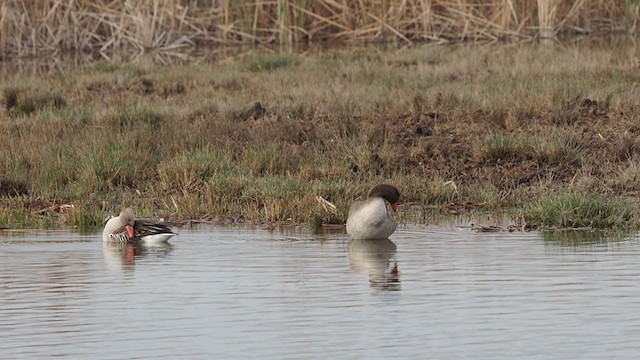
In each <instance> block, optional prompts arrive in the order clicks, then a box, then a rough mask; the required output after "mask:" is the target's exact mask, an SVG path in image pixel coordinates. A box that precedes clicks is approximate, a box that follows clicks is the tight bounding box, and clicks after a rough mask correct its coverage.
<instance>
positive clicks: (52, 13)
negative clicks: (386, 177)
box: [0, 0, 639, 55]
mask: <svg viewBox="0 0 640 360" xmlns="http://www.w3.org/2000/svg"><path fill="white" fill-rule="evenodd" d="M638 7H639V6H638V1H636V0H627V1H626V3H625V2H611V1H605V0H594V1H585V0H577V1H571V0H522V1H513V0H493V1H488V2H479V1H475V0H383V1H365V0H357V1H349V0H234V1H232V0H223V1H217V2H206V3H204V2H202V1H195V0H139V1H124V2H121V1H111V0H83V1H80V0H75V1H69V0H5V1H2V2H1V3H0V52H1V53H4V54H7V55H25V54H33V55H36V54H38V53H46V52H55V51H60V50H65V49H71V50H82V51H94V50H102V51H119V50H125V49H137V50H138V51H148V50H149V49H154V50H163V49H164V50H166V49H170V50H172V51H173V50H176V49H182V48H185V47H189V48H190V47H193V46H195V44H197V43H219V42H221V43H231V44H240V43H280V44H283V45H291V44H293V43H295V42H300V41H309V40H311V41H340V42H355V41H358V42H362V41H370V42H373V41H389V40H400V41H402V42H405V43H410V42H413V41H417V40H424V39H428V40H433V41H449V40H454V41H455V40H461V39H473V40H496V39H501V38H513V37H516V38H522V37H527V38H529V37H531V36H533V35H535V34H539V35H540V36H541V37H549V36H555V34H557V33H561V32H578V33H581V32H602V31H619V30H624V29H627V30H633V29H635V27H636V25H635V24H636V23H637V19H638Z"/></svg>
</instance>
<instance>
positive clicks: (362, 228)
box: [347, 184, 400, 240]
mask: <svg viewBox="0 0 640 360" xmlns="http://www.w3.org/2000/svg"><path fill="white" fill-rule="evenodd" d="M368 196H369V197H368V198H367V200H364V201H356V202H355V203H353V204H352V205H351V207H350V208H349V215H348V216H347V234H349V236H350V237H351V238H352V239H358V240H361V239H387V238H388V237H389V236H390V235H391V234H393V232H394V231H395V230H396V220H395V219H394V218H393V216H391V214H390V213H389V209H388V207H387V203H388V204H389V206H390V207H391V209H393V211H397V206H398V199H400V191H398V189H396V188H395V187H394V186H391V185H387V184H379V185H376V186H374V187H373V188H371V190H370V191H369V195H368Z"/></svg>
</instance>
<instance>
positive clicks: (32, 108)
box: [2, 87, 67, 115]
mask: <svg viewBox="0 0 640 360" xmlns="http://www.w3.org/2000/svg"><path fill="white" fill-rule="evenodd" d="M2 97H3V102H4V106H5V108H6V109H7V110H12V109H15V111H16V113H17V114H22V115H29V114H32V113H34V112H36V111H40V110H43V109H47V108H54V109H60V108H63V107H65V106H66V105H67V103H66V101H65V100H64V98H63V97H62V95H60V94H59V93H58V92H57V91H54V90H50V89H44V88H29V87H27V88H17V87H6V88H4V89H3V91H2Z"/></svg>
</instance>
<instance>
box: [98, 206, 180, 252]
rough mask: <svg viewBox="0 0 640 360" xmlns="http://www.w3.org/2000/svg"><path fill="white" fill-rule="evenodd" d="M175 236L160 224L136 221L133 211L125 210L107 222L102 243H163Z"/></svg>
mask: <svg viewBox="0 0 640 360" xmlns="http://www.w3.org/2000/svg"><path fill="white" fill-rule="evenodd" d="M174 235H177V234H176V233H174V232H173V231H171V229H170V228H169V227H168V226H167V225H165V224H162V223H158V222H154V221H151V220H140V219H138V220H136V217H135V215H134V213H133V209H131V208H126V209H124V210H122V211H121V212H120V215H118V216H116V217H112V218H111V219H109V221H107V223H106V224H105V226H104V230H103V231H102V241H106V242H119V243H126V242H137V241H141V242H143V243H145V244H158V243H165V242H167V241H169V239H170V238H171V237H172V236H174Z"/></svg>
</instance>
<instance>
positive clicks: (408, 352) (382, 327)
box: [0, 226, 640, 359]
mask: <svg viewBox="0 0 640 360" xmlns="http://www.w3.org/2000/svg"><path fill="white" fill-rule="evenodd" d="M555 236H556V235H551V236H549V235H546V236H543V234H542V233H539V232H531V233H508V232H500V233H478V232H474V231H473V230H471V229H469V228H457V227H450V226H446V227H439V226H429V227H424V228H407V229H399V230H398V231H397V232H396V233H395V234H394V235H393V236H392V240H393V242H390V241H388V242H378V243H375V244H372V243H368V242H367V243H362V242H360V243H354V242H351V243H349V242H348V238H347V237H346V235H344V234H343V233H335V234H326V235H312V234H309V233H307V232H304V231H291V232H284V233H283V232H269V231H266V230H251V229H231V228H226V229H225V228H216V229H200V230H192V231H190V230H186V229H181V231H180V236H178V237H176V238H173V239H172V245H171V246H168V247H158V248H150V249H137V250H136V249H133V248H117V247H103V244H102V242H101V238H100V235H99V234H95V235H78V234H70V233H61V232H30V233H6V232H5V233H0V294H1V295H0V339H2V341H0V358H2V359H44V358H46V359H50V358H59V359H142V358H144V359H149V358H158V359H160V358H164V359H180V358H184V359H214V358H225V359H247V358H260V359H327V358H328V359H332V358H336V359H362V358H367V359H388V358H400V359H418V358H420V359H423V358H431V359H466V358H473V359H495V358H509V359H511V358H519V359H521V358H535V359H547V358H548V359H551V358H554V359H557V358H574V359H578V358H579V359H604V358H607V359H609V358H616V359H624V358H636V357H637V354H638V352H639V351H640V344H638V342H637V339H638V337H640V285H639V283H638V279H640V266H638V260H637V259H638V258H639V257H640V242H639V241H638V239H637V238H635V237H632V238H629V239H626V240H622V241H599V240H598V239H596V240H594V241H593V242H587V243H584V242H576V241H565V240H559V239H557V238H555ZM396 246H397V249H394V248H395V247H396Z"/></svg>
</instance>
